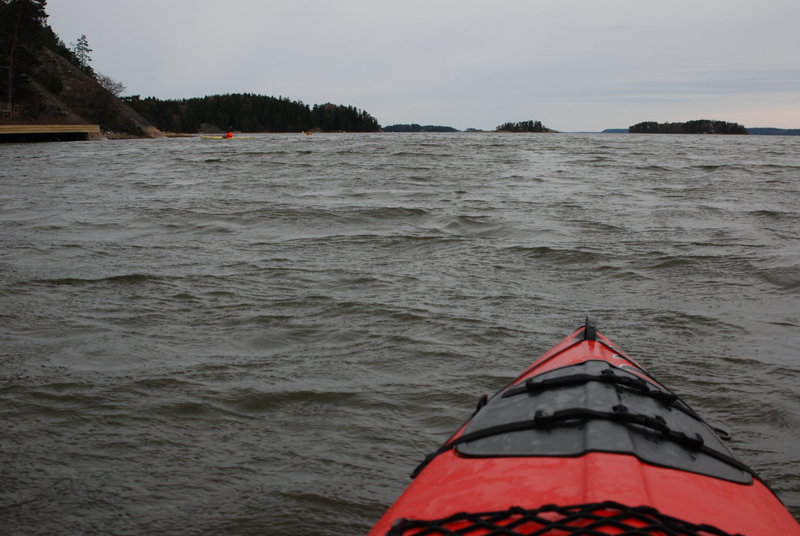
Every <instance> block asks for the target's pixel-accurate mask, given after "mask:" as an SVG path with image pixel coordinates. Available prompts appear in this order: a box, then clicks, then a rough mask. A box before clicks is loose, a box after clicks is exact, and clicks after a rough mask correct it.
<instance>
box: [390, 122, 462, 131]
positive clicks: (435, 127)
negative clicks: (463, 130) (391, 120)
mask: <svg viewBox="0 0 800 536" xmlns="http://www.w3.org/2000/svg"><path fill="white" fill-rule="evenodd" d="M381 130H383V131H384V132H458V129H455V128H453V127H444V126H440V125H418V124H416V123H411V124H410V125H409V124H399V125H389V126H388V127H383V128H382V129H381Z"/></svg>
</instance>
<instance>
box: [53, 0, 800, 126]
mask: <svg viewBox="0 0 800 536" xmlns="http://www.w3.org/2000/svg"><path fill="white" fill-rule="evenodd" d="M47 12H48V14H49V15H50V17H49V19H48V22H49V23H50V25H51V26H52V27H53V29H54V30H55V32H56V33H57V34H58V35H59V37H61V39H62V40H63V41H64V42H65V43H66V44H67V45H70V44H72V43H74V42H75V41H77V39H78V37H79V36H81V35H86V37H87V40H88V43H89V46H90V47H91V49H92V52H91V53H90V56H91V59H92V62H91V65H92V67H93V68H94V69H95V71H98V72H100V73H103V74H105V75H107V76H110V77H111V78H112V79H114V80H116V81H118V82H121V83H122V84H124V85H125V86H126V88H127V90H126V91H125V93H124V94H126V95H141V96H142V97H148V96H154V97H158V98H161V99H176V98H190V97H202V96H205V95H214V94H223V93H256V94H260V95H270V96H275V97H278V96H282V97H287V98H289V99H291V100H299V101H302V102H304V103H306V104H309V105H314V104H323V103H326V102H332V103H334V104H343V105H348V106H354V107H356V108H359V109H361V110H365V111H367V112H369V113H370V114H372V115H373V116H374V117H375V118H376V119H377V120H378V122H379V123H380V124H381V125H384V126H387V125H392V124H396V123H419V124H423V125H446V126H452V127H455V128H457V129H459V130H463V129H467V128H477V129H486V130H490V129H494V128H495V127H496V126H498V125H500V124H502V123H505V122H509V121H511V122H517V121H527V120H538V121H542V123H544V125H545V126H547V127H549V128H552V129H555V130H559V131H565V132H574V131H600V130H604V129H607V128H626V127H628V126H630V125H633V124H636V123H639V122H641V121H658V122H677V121H689V120H693V119H718V120H723V121H732V122H736V123H741V124H743V125H745V126H747V127H779V128H800V37H798V33H797V23H798V21H800V2H798V1H797V0H758V1H757V2H756V1H753V0H672V1H670V2H666V1H655V0H483V1H478V0H424V1H422V0H402V1H398V0H291V1H289V0H136V1H135V2H134V1H130V0H49V1H48V2H47Z"/></svg>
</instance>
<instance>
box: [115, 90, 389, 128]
mask: <svg viewBox="0 0 800 536" xmlns="http://www.w3.org/2000/svg"><path fill="white" fill-rule="evenodd" d="M124 100H125V101H126V103H127V104H128V105H129V106H131V107H132V108H133V109H134V110H136V111H137V112H139V113H140V114H141V115H143V116H144V117H145V118H146V119H148V120H149V121H150V122H152V123H153V124H154V125H155V126H156V127H157V128H158V129H159V130H163V131H168V132H187V133H196V132H201V131H209V130H218V131H219V130H233V129H235V130H241V131H245V132H299V131H302V130H305V131H311V130H319V131H324V132H340V131H343V132H376V131H378V130H380V125H379V124H378V121H377V120H376V119H375V118H374V117H372V116H371V115H370V114H369V113H367V112H366V111H363V110H359V109H357V108H354V107H353V106H343V105H338V104H331V103H327V104H316V105H314V106H313V107H309V106H308V105H307V104H304V103H303V102H302V101H292V100H290V99H288V98H285V97H268V96H265V95H254V94H250V93H234V94H226V95H210V96H206V97H199V98H191V99H176V100H161V99H157V98H155V97H147V98H144V99H141V98H139V97H127V98H126V99H124Z"/></svg>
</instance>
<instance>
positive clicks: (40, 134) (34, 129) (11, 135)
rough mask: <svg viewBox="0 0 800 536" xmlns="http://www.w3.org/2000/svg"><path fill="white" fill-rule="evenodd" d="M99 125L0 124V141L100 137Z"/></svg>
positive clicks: (66, 139) (16, 141)
mask: <svg viewBox="0 0 800 536" xmlns="http://www.w3.org/2000/svg"><path fill="white" fill-rule="evenodd" d="M101 137H102V136H101V134H100V125H0V143H2V142H12V143H19V142H36V141H85V140H94V139H100V138H101Z"/></svg>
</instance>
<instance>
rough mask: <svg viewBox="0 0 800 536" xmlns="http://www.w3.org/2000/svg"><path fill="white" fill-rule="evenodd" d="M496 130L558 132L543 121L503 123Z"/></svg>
mask: <svg viewBox="0 0 800 536" xmlns="http://www.w3.org/2000/svg"><path fill="white" fill-rule="evenodd" d="M495 132H557V131H556V130H552V129H549V128H547V127H546V126H544V125H543V124H542V122H541V121H520V122H519V123H503V124H502V125H498V126H497V128H496V129H495Z"/></svg>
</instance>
